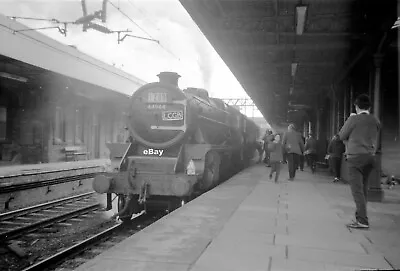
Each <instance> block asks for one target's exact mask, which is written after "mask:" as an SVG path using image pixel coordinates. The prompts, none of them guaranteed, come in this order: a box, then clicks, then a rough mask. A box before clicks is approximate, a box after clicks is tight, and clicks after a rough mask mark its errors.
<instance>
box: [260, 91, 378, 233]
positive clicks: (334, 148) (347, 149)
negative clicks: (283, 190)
mask: <svg viewBox="0 0 400 271" xmlns="http://www.w3.org/2000/svg"><path fill="white" fill-rule="evenodd" d="M354 107H355V111H356V113H352V114H351V115H350V116H349V118H348V119H347V120H346V121H345V123H344V125H343V127H342V128H341V129H340V131H339V133H338V134H336V135H334V136H333V138H332V140H331V141H330V142H329V145H328V148H327V155H326V157H325V158H327V159H329V160H330V162H331V163H330V165H331V168H332V170H333V172H334V180H333V182H339V181H340V179H341V167H342V159H346V163H345V165H346V167H347V175H348V176H347V179H348V180H347V181H348V182H349V184H350V187H351V192H352V196H353V199H354V202H355V205H356V212H355V220H353V221H352V222H351V223H349V224H347V226H348V227H350V228H358V229H368V228H369V222H368V217H367V207H366V206H367V199H368V180H369V175H370V173H371V172H372V170H373V169H374V167H375V163H376V162H375V153H376V151H377V149H378V142H379V141H378V136H379V132H380V122H379V120H378V119H377V118H376V117H375V116H373V115H372V114H370V109H371V101H370V99H369V97H368V95H365V94H361V95H359V96H358V97H357V98H356V100H355V103H354ZM263 145H264V146H263V148H262V149H261V153H260V162H261V159H262V157H263V156H264V155H265V158H264V160H263V161H264V163H265V164H266V166H268V167H271V171H270V173H269V178H270V179H272V178H273V175H274V174H275V178H274V180H275V182H278V179H279V175H280V169H281V164H286V163H287V164H288V169H289V179H288V180H289V181H293V180H294V178H295V176H296V171H297V169H300V170H303V169H304V160H305V161H306V162H307V164H308V166H309V167H310V168H311V172H312V173H315V170H316V162H317V141H316V140H315V138H314V137H313V135H312V134H309V135H308V137H307V139H305V138H304V137H303V136H302V135H301V133H300V132H299V131H297V130H296V127H295V125H294V124H290V125H289V126H288V130H287V131H286V132H285V133H284V134H283V135H282V134H279V133H276V134H274V133H273V132H272V131H270V130H267V131H266V133H265V135H264V137H263ZM264 152H265V154H264Z"/></svg>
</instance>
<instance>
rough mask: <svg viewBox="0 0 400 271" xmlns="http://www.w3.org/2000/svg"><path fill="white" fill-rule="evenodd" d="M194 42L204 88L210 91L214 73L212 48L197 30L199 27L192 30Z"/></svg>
mask: <svg viewBox="0 0 400 271" xmlns="http://www.w3.org/2000/svg"><path fill="white" fill-rule="evenodd" d="M190 33H191V36H192V41H193V44H194V46H195V49H196V51H197V54H198V59H197V63H198V65H199V68H200V71H201V73H202V77H203V84H204V88H205V89H207V90H208V91H210V88H211V77H212V73H213V67H212V51H211V50H212V46H211V45H210V44H209V42H208V41H207V40H206V38H205V37H204V36H203V34H202V33H201V32H200V30H199V29H198V28H197V26H195V27H193V28H192V29H190Z"/></svg>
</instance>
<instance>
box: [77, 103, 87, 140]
mask: <svg viewBox="0 0 400 271" xmlns="http://www.w3.org/2000/svg"><path fill="white" fill-rule="evenodd" d="M84 121H85V115H84V109H83V108H75V144H82V143H83V142H84V135H85V133H84V126H85V125H84Z"/></svg>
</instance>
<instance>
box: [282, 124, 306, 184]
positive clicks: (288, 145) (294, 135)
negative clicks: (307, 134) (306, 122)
mask: <svg viewBox="0 0 400 271" xmlns="http://www.w3.org/2000/svg"><path fill="white" fill-rule="evenodd" d="M282 147H283V148H285V150H286V153H287V161H288V167H289V179H288V180H289V181H293V179H294V177H295V176H296V170H297V168H298V165H299V156H300V155H302V154H303V153H304V144H303V140H302V139H301V134H300V133H299V132H297V131H296V130H295V126H294V124H290V125H289V126H288V131H287V132H286V133H285V134H284V136H283V140H282Z"/></svg>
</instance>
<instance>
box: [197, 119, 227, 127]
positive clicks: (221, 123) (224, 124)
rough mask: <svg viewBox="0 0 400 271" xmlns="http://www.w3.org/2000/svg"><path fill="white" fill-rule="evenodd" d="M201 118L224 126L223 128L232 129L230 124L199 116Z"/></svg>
mask: <svg viewBox="0 0 400 271" xmlns="http://www.w3.org/2000/svg"><path fill="white" fill-rule="evenodd" d="M199 118H200V119H204V120H208V121H210V122H214V123H216V124H219V125H223V126H226V127H228V128H230V126H229V125H228V124H226V123H223V122H219V121H217V120H213V119H210V118H207V117H204V116H199Z"/></svg>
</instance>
